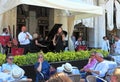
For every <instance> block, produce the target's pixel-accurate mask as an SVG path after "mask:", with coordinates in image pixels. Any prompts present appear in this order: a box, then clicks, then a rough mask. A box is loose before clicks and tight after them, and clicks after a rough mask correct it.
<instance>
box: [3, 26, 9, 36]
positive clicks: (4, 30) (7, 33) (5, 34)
mask: <svg viewBox="0 0 120 82" xmlns="http://www.w3.org/2000/svg"><path fill="white" fill-rule="evenodd" d="M2 36H10V34H9V32H8V29H7V28H3V33H2Z"/></svg>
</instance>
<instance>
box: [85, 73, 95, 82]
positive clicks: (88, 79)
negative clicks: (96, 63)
mask: <svg viewBox="0 0 120 82" xmlns="http://www.w3.org/2000/svg"><path fill="white" fill-rule="evenodd" d="M86 80H87V82H96V78H95V77H94V76H92V75H88V76H87V77H86Z"/></svg>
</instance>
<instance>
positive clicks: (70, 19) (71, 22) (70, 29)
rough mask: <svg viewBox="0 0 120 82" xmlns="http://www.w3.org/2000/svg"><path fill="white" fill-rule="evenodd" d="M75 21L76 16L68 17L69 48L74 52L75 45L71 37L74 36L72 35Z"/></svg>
mask: <svg viewBox="0 0 120 82" xmlns="http://www.w3.org/2000/svg"><path fill="white" fill-rule="evenodd" d="M74 19H75V17H74V16H68V21H67V23H68V41H69V42H68V47H69V50H71V51H73V50H74V45H73V42H72V40H71V36H72V33H73V30H74Z"/></svg>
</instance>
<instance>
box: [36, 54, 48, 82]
mask: <svg viewBox="0 0 120 82" xmlns="http://www.w3.org/2000/svg"><path fill="white" fill-rule="evenodd" d="M34 68H35V70H36V82H41V81H45V80H48V79H49V77H50V71H49V70H50V64H49V63H48V62H47V61H45V60H44V57H43V53H39V56H38V61H37V62H36V63H35V65H34Z"/></svg>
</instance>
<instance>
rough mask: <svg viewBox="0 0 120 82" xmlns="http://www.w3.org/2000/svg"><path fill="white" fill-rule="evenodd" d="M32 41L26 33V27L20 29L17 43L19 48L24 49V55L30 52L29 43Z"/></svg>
mask: <svg viewBox="0 0 120 82" xmlns="http://www.w3.org/2000/svg"><path fill="white" fill-rule="evenodd" d="M31 40H32V35H30V33H29V32H27V28H26V26H22V27H21V32H20V33H19V34H18V41H19V43H20V47H21V48H24V53H23V54H27V53H28V52H29V51H30V41H31Z"/></svg>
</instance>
